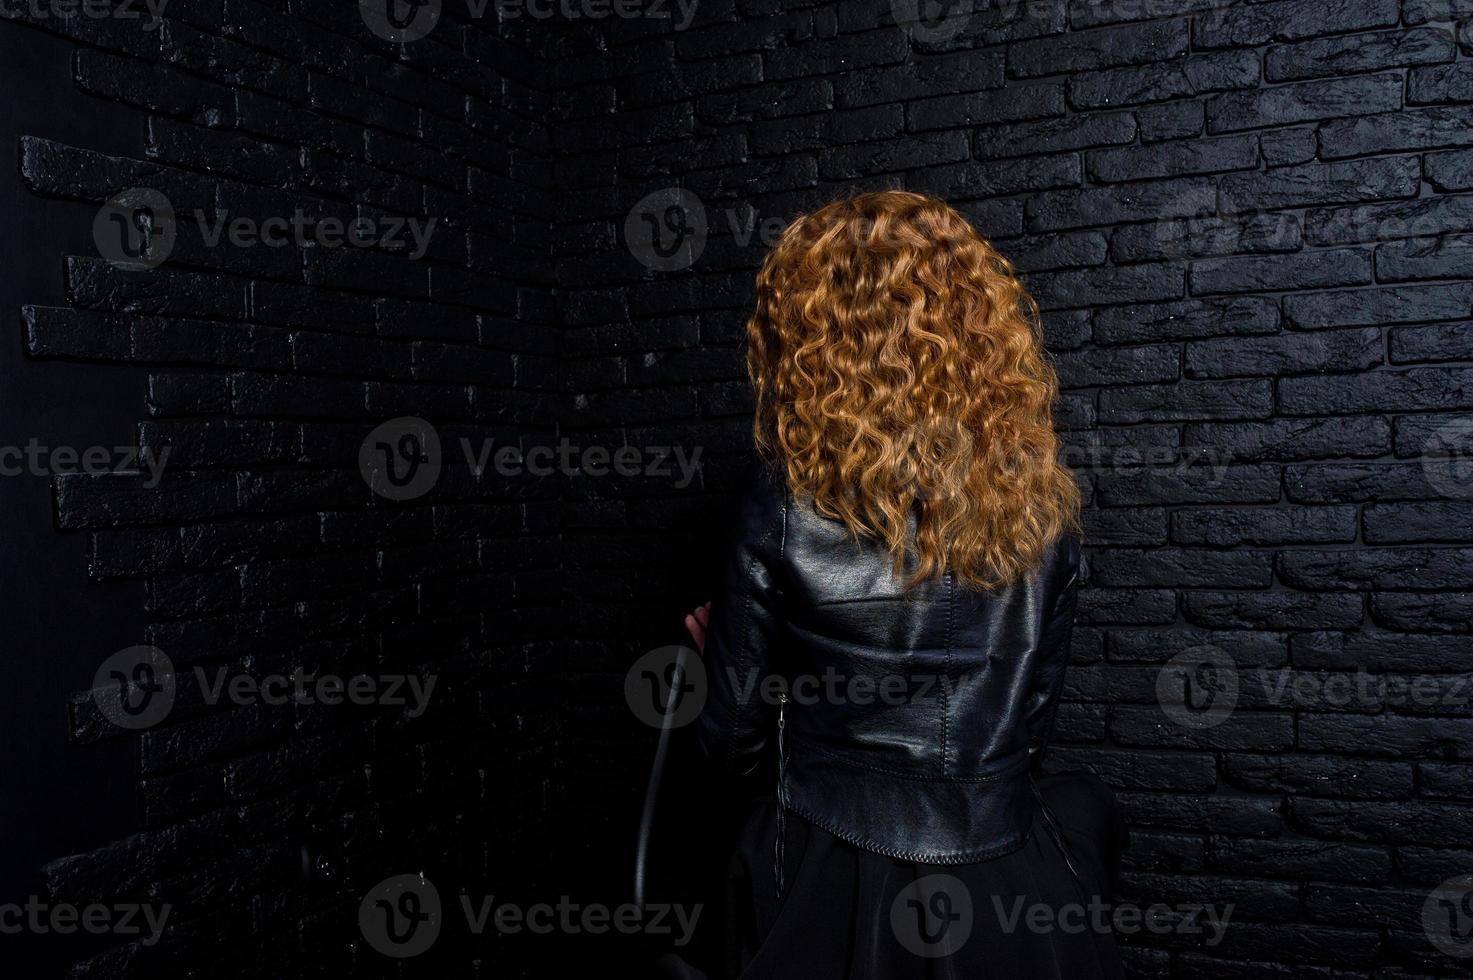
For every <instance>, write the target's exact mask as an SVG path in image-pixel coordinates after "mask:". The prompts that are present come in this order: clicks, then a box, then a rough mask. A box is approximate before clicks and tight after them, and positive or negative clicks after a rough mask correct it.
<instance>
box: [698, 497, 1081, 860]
mask: <svg viewBox="0 0 1473 980" xmlns="http://www.w3.org/2000/svg"><path fill="white" fill-rule="evenodd" d="M1078 569H1079V541H1078V539H1077V538H1076V537H1074V536H1073V535H1065V536H1064V537H1062V538H1060V539H1059V541H1058V542H1057V543H1056V545H1055V546H1054V548H1053V550H1052V552H1051V553H1050V554H1049V556H1048V558H1047V559H1046V560H1045V561H1044V563H1043V564H1042V566H1041V567H1040V568H1038V569H1037V570H1036V571H1035V572H1034V573H1033V574H1032V575H1030V576H1029V577H1028V578H1026V579H1024V580H1021V581H1018V582H1016V583H1014V584H1012V585H1009V586H1006V587H1004V588H1002V589H999V590H996V591H994V592H991V593H982V592H978V591H976V590H972V589H968V588H966V587H963V586H959V585H957V584H956V582H955V581H954V580H953V579H952V578H951V576H949V575H947V576H945V577H944V578H942V579H939V580H937V581H936V582H934V583H926V584H923V585H921V586H918V587H917V588H916V589H914V590H912V591H911V592H910V593H906V592H905V591H904V590H903V588H902V586H901V582H900V580H899V579H897V577H896V576H895V575H894V573H893V571H892V565H891V560H890V556H889V555H888V553H886V552H885V550H884V549H883V548H882V547H881V546H879V545H878V544H876V543H874V542H871V541H856V540H855V539H854V538H853V536H851V535H850V534H849V533H848V532H847V531H846V530H845V529H844V527H843V526H842V525H840V524H839V523H838V522H836V521H832V520H829V519H827V518H824V517H822V516H820V515H819V514H818V513H817V512H816V511H814V509H813V508H812V507H811V506H810V505H807V504H803V503H799V502H797V501H795V500H794V499H793V498H792V496H791V494H789V493H788V491H787V489H786V487H785V485H784V483H783V481H782V478H781V476H778V475H775V474H771V473H769V472H767V471H765V470H763V471H760V472H759V474H758V475H757V477H756V478H755V479H754V480H753V483H752V486H751V488H750V489H749V490H748V491H747V492H746V493H745V495H744V497H743V500H742V506H741V518H740V521H739V526H738V537H737V544H736V546H735V547H734V548H733V549H731V551H730V553H729V555H728V557H727V560H726V562H725V569H724V573H723V584H722V586H721V591H720V593H719V594H718V595H717V596H716V597H715V602H714V604H713V607H712V611H711V622H710V628H709V630H708V633H707V640H706V651H705V658H704V663H705V668H706V671H705V676H706V683H707V685H708V688H707V699H706V703H705V707H704V708H703V710H702V713H701V716H700V718H699V720H698V723H697V732H698V738H699V740H700V742H701V745H702V746H703V748H704V750H705V751H706V753H707V754H708V756H710V757H711V758H712V759H714V760H717V761H720V762H722V763H724V764H725V765H726V766H728V767H729V768H731V769H732V770H734V771H737V772H749V771H751V770H752V769H753V768H754V767H755V766H756V765H757V764H758V762H759V761H761V759H763V758H764V751H765V750H767V749H768V748H769V746H770V743H771V742H772V740H773V738H774V736H775V735H777V732H778V725H779V714H781V716H782V724H783V726H784V727H783V732H784V737H783V739H782V742H783V743H784V744H783V745H781V747H780V748H781V751H780V753H779V754H780V755H781V756H783V757H784V759H785V763H784V765H783V766H781V767H780V777H779V778H780V788H779V794H780V800H781V801H782V802H783V803H785V804H786V808H787V809H788V810H790V811H792V812H794V813H797V814H799V815H801V816H803V817H804V818H806V819H807V820H808V821H810V822H811V823H813V824H815V825H817V826H819V827H821V828H823V829H824V830H827V831H828V832H829V833H832V834H834V835H835V836H837V837H840V838H841V839H843V840H846V841H849V842H850V843H853V844H855V845H857V846H859V847H863V848H866V849H868V850H871V851H875V852H877V853H880V854H886V855H890V856H892V857H897V858H902V859H905V860H911V861H921V862H926V863H931V864H963V863H969V862H972V861H980V860H984V859H986V858H988V857H992V856H995V855H998V854H1004V853H1007V852H1008V851H1011V850H1015V849H1017V848H1018V847H1021V846H1022V845H1023V843H1024V841H1025V840H1026V839H1027V834H1028V828H1029V825H1030V821H1031V819H1032V816H1033V812H1034V810H1033V807H1034V800H1033V796H1032V793H1031V787H1030V786H1029V781H1028V780H1029V765H1030V761H1031V759H1032V758H1033V756H1034V755H1035V753H1037V752H1038V751H1039V750H1040V749H1041V748H1042V747H1043V745H1044V743H1045V741H1046V739H1047V738H1048V733H1049V728H1050V726H1051V723H1052V719H1053V713H1054V709H1055V706H1056V705H1057V703H1058V698H1059V692H1060V690H1061V688H1062V686H1063V681H1064V669H1065V663H1066V661H1067V660H1068V649H1069V634H1070V632H1071V629H1072V627H1073V620H1074V607H1075V595H1076V592H1077V589H1078ZM782 768H785V772H781V769H782Z"/></svg>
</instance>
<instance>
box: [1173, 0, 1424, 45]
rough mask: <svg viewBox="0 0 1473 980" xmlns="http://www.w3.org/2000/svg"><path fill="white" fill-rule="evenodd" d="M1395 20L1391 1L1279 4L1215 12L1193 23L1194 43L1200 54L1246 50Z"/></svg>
mask: <svg viewBox="0 0 1473 980" xmlns="http://www.w3.org/2000/svg"><path fill="white" fill-rule="evenodd" d="M1214 6H1215V5H1214ZM1399 16H1400V11H1399V10H1398V5H1397V4H1396V3H1395V2H1393V0H1371V2H1369V3H1356V2H1350V0H1334V2H1331V3H1328V4H1324V3H1320V4H1316V3H1313V2H1308V0H1283V2H1276V3H1261V4H1254V5H1252V6H1247V7H1238V6H1232V7H1217V8H1216V9H1213V10H1211V11H1210V12H1208V13H1205V14H1202V15H1200V16H1198V17H1197V18H1195V20H1194V22H1193V25H1192V40H1193V42H1194V43H1195V44H1196V45H1197V46H1198V47H1202V48H1235V47H1248V46H1253V45H1259V44H1264V43H1267V42H1269V41H1292V40H1297V39H1299V38H1305V37H1314V36H1315V35H1317V34H1329V33H1339V32H1345V31H1355V30H1366V29H1368V28H1374V27H1395V26H1396V22H1397V19H1398V17H1399Z"/></svg>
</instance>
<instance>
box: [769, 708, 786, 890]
mask: <svg viewBox="0 0 1473 980" xmlns="http://www.w3.org/2000/svg"><path fill="white" fill-rule="evenodd" d="M777 697H778V701H777V836H776V837H774V838H773V843H772V874H773V879H774V880H775V881H776V882H777V895H778V897H779V898H781V897H782V894H783V859H784V857H785V856H786V855H785V850H786V845H787V841H786V836H787V828H788V820H787V809H788V755H787V739H786V737H785V736H786V733H787V727H788V720H787V710H788V696H787V695H786V694H779V695H778V696H777Z"/></svg>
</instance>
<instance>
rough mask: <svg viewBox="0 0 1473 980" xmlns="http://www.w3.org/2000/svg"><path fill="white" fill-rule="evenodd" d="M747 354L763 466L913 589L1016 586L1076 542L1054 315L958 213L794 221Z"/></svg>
mask: <svg viewBox="0 0 1473 980" xmlns="http://www.w3.org/2000/svg"><path fill="white" fill-rule="evenodd" d="M747 338H748V350H747V367H748V371H749V372H750V374H751V377H752V384H753V387H754V388H755V390H756V396H757V417H756V423H755V436H756V442H757V446H758V448H759V450H760V451H761V452H762V454H763V455H764V456H765V457H766V458H768V459H769V460H772V461H774V462H775V463H777V464H778V465H780V466H781V467H782V469H784V470H785V472H786V477H787V483H788V486H789V488H790V489H791V490H792V491H793V493H794V494H795V496H797V497H799V498H800V499H807V500H810V501H812V503H813V504H814V506H815V507H816V508H817V510H818V511H819V513H822V514H824V515H826V516H828V517H831V518H834V519H836V520H839V521H841V522H843V524H844V525H845V526H846V527H847V528H848V529H849V530H850V531H851V532H852V533H853V534H855V535H856V536H857V537H858V536H864V537H869V538H872V539H876V540H878V541H880V542H883V544H884V545H885V547H886V548H887V549H888V550H889V552H890V554H891V555H892V556H893V557H894V560H895V570H896V574H897V575H904V574H905V568H906V564H907V560H908V558H909V557H911V556H913V557H914V562H913V565H912V570H911V573H910V574H909V575H908V576H906V584H907V587H911V586H914V585H917V584H919V583H921V582H923V581H925V580H927V579H931V578H935V577H938V576H940V575H941V574H942V573H943V572H946V571H950V572H951V573H952V574H953V575H954V576H955V577H956V579H957V580H958V581H961V582H964V583H966V584H968V585H972V586H975V587H978V588H982V589H989V588H995V587H998V586H1001V585H1004V584H1006V583H1008V582H1011V581H1014V580H1016V579H1018V578H1020V577H1022V576H1024V575H1026V574H1027V573H1028V572H1029V571H1031V570H1032V569H1033V568H1035V567H1036V566H1037V565H1038V563H1039V562H1040V560H1041V559H1042V558H1043V556H1044V553H1045V551H1046V550H1047V549H1048V548H1049V546H1050V545H1051V544H1052V543H1053V542H1054V540H1055V539H1056V538H1057V537H1058V536H1059V535H1060V534H1061V533H1062V532H1064V531H1065V530H1072V529H1074V528H1076V527H1077V526H1078V513H1079V488H1078V486H1077V485H1076V484H1075V482H1074V479H1073V477H1072V476H1070V474H1069V471H1068V470H1066V469H1065V468H1064V467H1063V465H1061V464H1060V462H1059V460H1058V448H1059V447H1058V438H1057V437H1056V436H1055V435H1054V429H1053V420H1052V416H1051V414H1050V406H1051V404H1052V402H1053V400H1054V396H1055V394H1056V392H1057V381H1056V379H1055V376H1054V372H1053V369H1052V367H1051V366H1050V365H1049V363H1048V361H1047V360H1046V355H1045V353H1044V349H1043V340H1042V334H1041V331H1040V328H1039V322H1038V307H1037V305H1036V304H1035V303H1034V302H1033V299H1032V298H1031V297H1030V296H1029V295H1028V293H1027V292H1026V291H1025V290H1024V289H1023V285H1022V283H1020V282H1019V281H1018V278H1017V276H1016V275H1014V273H1013V267H1012V265H1011V264H1010V263H1009V262H1008V261H1007V260H1006V259H1005V258H1003V257H1002V256H1001V255H1000V254H998V252H997V251H996V250H995V249H994V248H993V247H992V246H991V245H990V244H988V243H987V242H986V241H984V240H983V239H982V238H981V237H980V236H979V235H978V234H977V232H976V231H975V230H974V229H973V228H972V226H971V225H970V224H968V223H967V221H966V220H965V219H964V218H962V216H961V215H959V214H957V212H956V211H955V210H953V209H952V208H951V207H950V206H948V205H947V204H946V203H945V202H943V201H939V200H937V199H936V198H933V197H927V196H925V195H923V194H913V193H909V192H906V191H882V192H877V193H869V194H860V195H858V196H855V197H851V198H847V199H844V200H840V201H835V202H834V203H832V204H828V205H826V206H824V207H822V208H820V209H819V210H817V211H814V212H813V213H811V214H806V215H803V216H802V217H800V218H798V219H796V220H795V221H794V222H793V223H792V224H790V225H789V226H788V227H787V229H786V230H785V231H784V232H783V234H782V237H781V238H780V239H779V240H778V242H777V244H776V245H775V246H774V247H773V249H772V251H771V252H770V253H769V254H768V255H767V258H766V260H765V261H764V262H763V263H762V269H761V271H760V272H759V273H758V275H757V308H756V312H755V313H754V314H753V315H752V318H751V320H750V321H748V324H747ZM912 519H913V520H914V533H913V535H912V533H911V521H912Z"/></svg>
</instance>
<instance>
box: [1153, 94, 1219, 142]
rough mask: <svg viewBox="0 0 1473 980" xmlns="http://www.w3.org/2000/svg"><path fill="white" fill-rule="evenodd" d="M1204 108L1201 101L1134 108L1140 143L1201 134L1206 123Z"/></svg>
mask: <svg viewBox="0 0 1473 980" xmlns="http://www.w3.org/2000/svg"><path fill="white" fill-rule="evenodd" d="M1206 115H1207V114H1206V109H1205V107H1204V106H1203V104H1202V103H1201V102H1195V101H1186V102H1168V103H1166V104H1164V105H1150V106H1143V107H1141V108H1140V109H1138V110H1136V114H1135V118H1136V120H1137V123H1138V126H1139V131H1140V137H1141V142H1142V143H1159V142H1161V141H1162V140H1177V139H1186V138H1187V137H1189V136H1197V135H1199V134H1201V132H1202V128H1203V127H1204V126H1205V125H1206Z"/></svg>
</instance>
